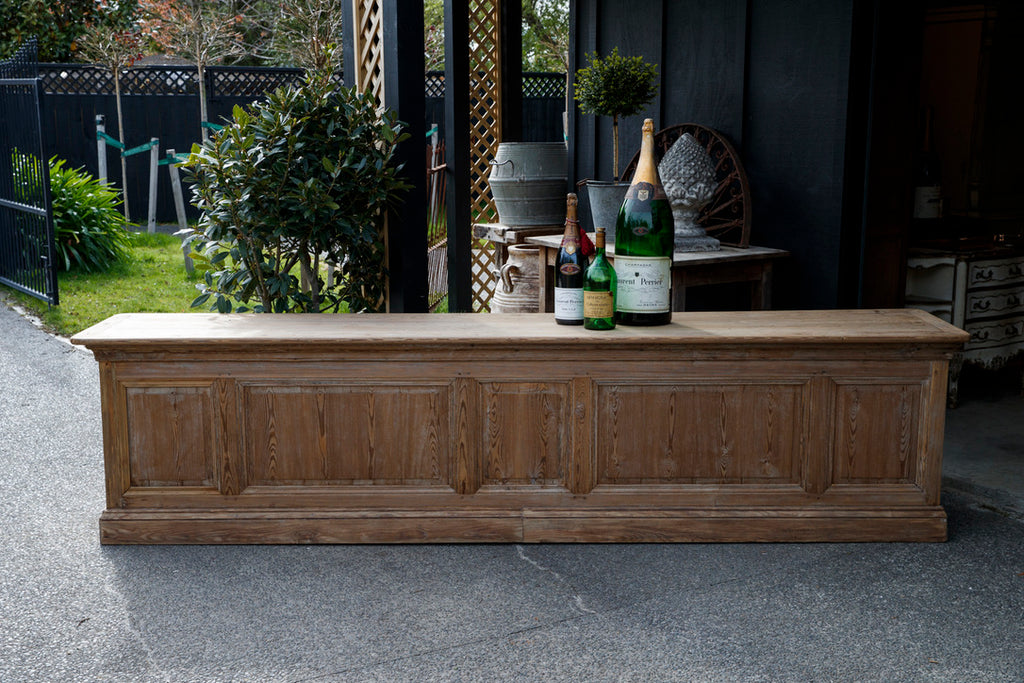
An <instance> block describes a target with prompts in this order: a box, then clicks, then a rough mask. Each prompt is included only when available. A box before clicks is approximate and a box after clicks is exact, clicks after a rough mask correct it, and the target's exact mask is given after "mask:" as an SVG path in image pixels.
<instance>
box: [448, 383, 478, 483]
mask: <svg viewBox="0 0 1024 683" xmlns="http://www.w3.org/2000/svg"><path fill="white" fill-rule="evenodd" d="M453 395H454V399H455V400H454V403H453V406H452V410H453V413H454V414H453V416H452V418H453V419H452V428H453V429H454V434H453V435H452V445H453V449H452V476H451V481H452V487H453V488H454V489H455V492H456V493H460V494H465V495H472V494H474V493H476V492H477V490H478V489H479V488H480V481H481V477H482V472H481V470H482V463H481V446H480V439H481V435H480V415H479V413H478V406H479V405H480V385H479V384H478V383H477V382H476V380H473V379H469V378H466V377H460V378H458V379H456V380H455V382H454V390H453Z"/></svg>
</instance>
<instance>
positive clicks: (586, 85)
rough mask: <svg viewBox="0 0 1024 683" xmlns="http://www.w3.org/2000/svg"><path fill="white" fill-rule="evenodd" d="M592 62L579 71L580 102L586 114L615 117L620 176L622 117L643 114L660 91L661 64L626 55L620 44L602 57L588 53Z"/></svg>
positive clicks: (616, 166)
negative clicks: (657, 80)
mask: <svg viewBox="0 0 1024 683" xmlns="http://www.w3.org/2000/svg"><path fill="white" fill-rule="evenodd" d="M587 60H588V61H589V62H590V65H589V66H586V67H584V68H582V69H579V70H578V71H576V94H575V95H574V97H575V99H576V101H577V102H579V103H580V111H582V112H583V113H584V114H596V115H597V116H610V117H612V146H613V149H614V157H613V158H614V161H613V168H614V169H615V180H618V179H619V117H620V116H632V115H633V114H639V113H640V111H641V110H642V109H643V108H644V107H646V106H647V105H648V104H649V103H650V102H651V100H653V99H654V96H655V95H656V94H657V93H658V84H657V83H656V78H657V76H658V65H657V64H648V63H647V62H645V61H644V59H643V57H623V56H621V55H620V54H619V48H617V47H616V48H613V49H612V51H611V53H610V54H609V55H608V56H607V57H604V58H601V57H599V56H598V55H597V53H596V52H595V53H593V54H591V55H587Z"/></svg>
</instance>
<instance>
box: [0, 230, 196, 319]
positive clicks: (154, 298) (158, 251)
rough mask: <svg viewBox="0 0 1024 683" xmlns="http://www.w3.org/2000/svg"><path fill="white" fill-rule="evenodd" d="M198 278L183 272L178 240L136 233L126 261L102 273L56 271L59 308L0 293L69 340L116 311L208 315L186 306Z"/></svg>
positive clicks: (14, 292) (188, 305)
mask: <svg viewBox="0 0 1024 683" xmlns="http://www.w3.org/2000/svg"><path fill="white" fill-rule="evenodd" d="M199 278H200V275H199V274H198V273H197V274H196V275H194V276H192V277H189V275H188V274H187V273H186V272H185V262H184V258H183V257H182V253H181V240H180V239H178V238H177V237H174V236H173V235H164V234H160V233H155V234H149V233H134V234H133V235H132V248H131V256H130V258H129V259H128V260H127V261H122V262H119V263H117V264H115V265H114V266H113V267H112V268H111V269H110V270H107V271H105V272H102V273H84V272H81V271H79V270H71V271H66V272H61V273H59V274H58V275H57V287H58V291H59V292H60V305H59V306H53V307H48V306H47V305H46V302H44V301H40V300H39V299H35V298H32V297H30V296H27V295H25V294H22V293H20V292H16V291H14V290H11V289H7V288H6V287H0V290H2V291H3V292H4V293H5V294H6V295H7V296H8V298H9V299H11V300H13V301H15V302H16V303H17V304H18V305H20V306H21V307H22V308H25V309H26V310H28V311H30V312H31V313H32V314H33V315H35V316H37V317H38V318H39V319H40V320H42V322H43V325H44V326H45V327H46V329H48V330H49V331H50V332H54V333H56V334H59V335H63V336H65V337H70V336H72V335H74V334H76V333H78V332H81V331H82V330H84V329H85V328H87V327H90V326H92V325H95V324H96V323H98V322H100V321H101V320H104V319H106V318H109V317H110V316H112V315H115V314H117V313H142V312H152V313H181V312H206V308H205V307H204V308H191V307H190V304H191V303H192V300H193V299H195V298H196V294H197V293H198V292H197V291H196V287H195V283H196V282H198V280H199Z"/></svg>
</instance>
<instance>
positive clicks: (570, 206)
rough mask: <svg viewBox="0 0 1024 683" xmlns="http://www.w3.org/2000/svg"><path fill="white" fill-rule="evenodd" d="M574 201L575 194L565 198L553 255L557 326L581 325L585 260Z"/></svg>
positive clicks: (575, 199) (575, 200) (576, 201)
mask: <svg viewBox="0 0 1024 683" xmlns="http://www.w3.org/2000/svg"><path fill="white" fill-rule="evenodd" d="M577 204H578V200H577V198H576V195H575V194H571V193H570V194H569V195H567V196H566V198H565V232H564V233H563V234H562V244H561V245H560V246H559V248H558V255H557V256H556V257H555V322H556V323H558V324H559V325H582V324H583V278H584V275H585V273H586V270H587V264H588V261H589V259H587V257H586V256H585V255H584V254H583V244H582V241H581V239H580V222H579V220H578V219H577Z"/></svg>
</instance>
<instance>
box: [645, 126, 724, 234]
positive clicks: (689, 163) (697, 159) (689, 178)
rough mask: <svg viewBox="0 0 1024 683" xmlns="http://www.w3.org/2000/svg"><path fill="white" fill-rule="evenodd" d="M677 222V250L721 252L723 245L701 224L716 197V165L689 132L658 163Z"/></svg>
mask: <svg viewBox="0 0 1024 683" xmlns="http://www.w3.org/2000/svg"><path fill="white" fill-rule="evenodd" d="M658 175H659V176H661V184H662V187H664V188H665V194H666V195H668V201H669V204H670V205H671V207H672V220H673V221H674V222H675V250H676V251H718V250H719V249H721V248H722V247H721V244H720V243H719V241H718V240H717V239H715V238H714V237H709V236H708V234H707V232H705V230H704V228H702V227H701V226H700V225H699V224H698V223H697V218H698V217H699V216H700V211H701V209H703V208H704V206H705V205H707V203H708V202H709V201H711V199H712V198H713V197H714V196H715V190H716V189H717V188H718V183H717V181H716V180H715V164H714V162H713V161H711V155H709V154H708V153H707V150H705V149H704V147H703V146H702V145H701V144H700V143H699V142H697V139H696V138H694V137H693V136H692V135H690V134H689V133H683V135H682V136H681V137H680V138H679V139H678V140H676V142H675V144H673V145H672V147H670V148H669V150H668V151H667V152H665V156H664V157H662V159H661V163H660V164H658Z"/></svg>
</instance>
